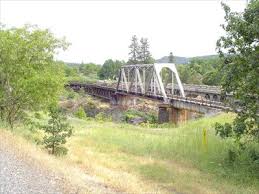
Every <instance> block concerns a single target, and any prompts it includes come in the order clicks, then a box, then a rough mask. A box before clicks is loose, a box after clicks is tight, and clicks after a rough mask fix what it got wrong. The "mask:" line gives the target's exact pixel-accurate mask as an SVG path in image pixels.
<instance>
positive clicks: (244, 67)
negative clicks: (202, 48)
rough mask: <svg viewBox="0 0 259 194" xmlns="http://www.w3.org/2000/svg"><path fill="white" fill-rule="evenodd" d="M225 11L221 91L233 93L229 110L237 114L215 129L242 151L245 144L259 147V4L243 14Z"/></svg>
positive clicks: (254, 1)
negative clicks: (249, 143)
mask: <svg viewBox="0 0 259 194" xmlns="http://www.w3.org/2000/svg"><path fill="white" fill-rule="evenodd" d="M222 5H223V8H224V10H225V14H226V15H225V20H226V24H224V25H223V29H224V30H225V31H226V35H225V36H222V37H221V38H220V39H219V40H218V42H217V47H218V50H219V54H220V56H221V58H222V59H223V60H224V63H223V65H222V66H221V69H222V72H223V77H222V88H223V92H224V93H232V94H233V98H234V101H233V102H237V103H231V104H230V105H231V107H232V109H233V110H234V111H235V112H236V113H237V116H236V118H235V119H234V122H233V124H228V123H227V124H225V125H220V124H217V125H216V131H217V133H218V134H219V135H220V136H222V137H234V139H235V140H236V142H238V143H239V145H241V147H245V145H246V144H247V143H248V142H251V141H253V142H257V143H259V116H258V110H259V107H258V105H259V103H258V99H259V87H258V86H259V57H258V56H259V45H258V43H259V31H258V29H259V14H258V13H259V12H258V11H259V1H257V0H251V1H250V3H249V4H248V6H247V8H246V9H245V11H244V12H243V13H236V12H231V10H230V8H229V7H228V6H227V5H225V4H222Z"/></svg>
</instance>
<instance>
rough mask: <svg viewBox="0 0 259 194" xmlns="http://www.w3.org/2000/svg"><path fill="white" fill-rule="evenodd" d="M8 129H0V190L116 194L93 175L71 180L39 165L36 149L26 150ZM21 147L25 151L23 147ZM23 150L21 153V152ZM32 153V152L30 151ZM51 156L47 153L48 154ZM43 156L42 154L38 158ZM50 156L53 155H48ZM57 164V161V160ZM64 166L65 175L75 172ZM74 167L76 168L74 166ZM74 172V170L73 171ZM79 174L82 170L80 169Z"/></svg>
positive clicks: (36, 193) (24, 193)
mask: <svg viewBox="0 0 259 194" xmlns="http://www.w3.org/2000/svg"><path fill="white" fill-rule="evenodd" d="M21 147H22V146H19V141H18V142H16V139H15V138H14V137H13V136H12V135H10V133H8V134H7V133H3V132H2V133H1V131H0V194H28V193H30V194H41V193H42V194H63V193H64V194H85V193H94V194H119V193H121V192H118V191H116V190H114V189H112V188H109V187H108V186H106V185H105V184H104V183H102V182H101V181H99V180H98V179H97V178H95V177H92V176H90V175H88V174H84V176H83V178H82V179H83V180H81V183H82V184H81V185H80V186H79V185H77V184H74V183H72V182H70V181H68V180H69V179H67V178H65V175H63V174H62V173H61V172H59V171H58V170H57V171H53V169H49V168H48V167H46V166H44V165H42V163H44V161H42V160H41V161H38V159H35V158H37V157H34V156H33V155H35V154H42V153H38V152H35V151H34V152H32V153H30V152H28V153H27V152H26V150H25V149H26V147H25V148H21ZM24 150H25V151H24ZM23 151H24V152H25V153H23ZM31 154H33V155H31ZM49 157H51V156H49ZM42 159H43V160H46V158H42ZM49 159H53V158H49ZM57 165H58V164H57ZM72 169H73V168H71V171H70V167H69V166H68V169H66V170H68V171H69V175H70V173H72V174H71V177H73V176H74V174H73V173H75V172H74V171H73V170H72ZM76 170H77V171H78V170H79V169H76ZM77 173H78V172H77ZM80 174H82V172H80ZM74 177H75V176H74Z"/></svg>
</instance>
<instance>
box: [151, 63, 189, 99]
mask: <svg viewBox="0 0 259 194" xmlns="http://www.w3.org/2000/svg"><path fill="white" fill-rule="evenodd" d="M164 67H167V68H168V69H170V70H171V71H172V74H173V73H174V74H175V77H176V81H177V84H178V86H179V89H180V92H181V94H182V96H183V97H185V94H184V89H183V85H182V82H181V80H180V77H179V75H178V71H177V69H176V67H175V64H174V63H154V69H155V72H156V75H157V78H158V82H159V85H160V86H161V87H160V88H161V91H162V94H163V96H164V99H167V95H166V92H165V89H164V87H162V86H163V82H162V79H161V76H160V72H161V71H162V69H163V68H164Z"/></svg>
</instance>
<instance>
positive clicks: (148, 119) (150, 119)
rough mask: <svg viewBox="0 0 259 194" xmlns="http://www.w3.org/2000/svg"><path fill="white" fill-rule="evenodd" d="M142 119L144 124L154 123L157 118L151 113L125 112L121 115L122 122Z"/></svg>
mask: <svg viewBox="0 0 259 194" xmlns="http://www.w3.org/2000/svg"><path fill="white" fill-rule="evenodd" d="M139 117H141V118H143V119H144V122H145V123H151V124H152V123H156V122H157V118H156V116H155V115H154V114H153V113H146V112H141V111H138V110H127V111H126V112H124V113H123V117H122V118H123V121H125V122H129V121H130V120H132V119H134V118H139Z"/></svg>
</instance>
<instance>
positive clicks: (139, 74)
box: [117, 63, 185, 102]
mask: <svg viewBox="0 0 259 194" xmlns="http://www.w3.org/2000/svg"><path fill="white" fill-rule="evenodd" d="M165 67H166V68H168V69H170V70H171V71H172V77H173V76H175V78H176V82H177V85H178V87H179V89H180V93H181V96H183V97H185V94H184V90H183V86H182V83H181V80H180V78H179V75H178V72H177V69H176V67H175V64H173V63H155V64H135V65H125V66H122V67H121V69H120V75H119V80H118V84H117V91H124V92H126V93H138V94H141V95H152V96H162V97H163V98H164V101H165V102H168V97H167V94H166V91H165V87H164V85H163V83H162V78H161V76H160V72H161V71H162V69H163V68H165ZM173 84H174V83H173V79H172V85H173Z"/></svg>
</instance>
